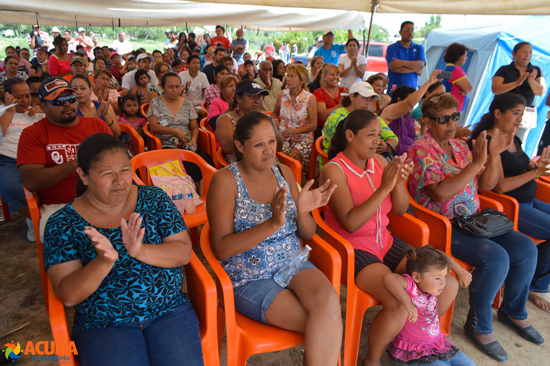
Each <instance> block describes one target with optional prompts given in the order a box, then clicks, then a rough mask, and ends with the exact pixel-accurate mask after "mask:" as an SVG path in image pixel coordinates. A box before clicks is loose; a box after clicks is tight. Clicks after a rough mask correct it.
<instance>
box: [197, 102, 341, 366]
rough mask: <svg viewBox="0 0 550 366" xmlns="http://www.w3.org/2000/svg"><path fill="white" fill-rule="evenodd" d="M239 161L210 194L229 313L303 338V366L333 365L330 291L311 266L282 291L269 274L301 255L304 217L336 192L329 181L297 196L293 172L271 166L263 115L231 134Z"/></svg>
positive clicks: (308, 220) (335, 341) (311, 230)
mask: <svg viewBox="0 0 550 366" xmlns="http://www.w3.org/2000/svg"><path fill="white" fill-rule="evenodd" d="M234 136H235V141H234V145H235V152H236V155H237V159H238V161H237V162H236V163H233V164H231V165H229V166H228V167H227V168H225V169H222V170H220V171H218V172H217V173H216V174H215V175H214V177H213V178H212V183H211V185H210V189H209V190H208V199H207V200H206V204H207V207H206V209H207V213H208V221H209V222H210V226H211V228H212V232H211V240H212V249H213V250H214V253H215V254H216V256H217V258H218V259H219V260H220V261H221V262H222V266H223V267H224V268H225V271H226V272H227V273H228V275H229V277H230V278H231V281H232V282H233V288H234V294H235V309H236V310H237V311H238V312H240V313H242V314H244V315H246V316H248V317H250V318H252V319H254V320H256V321H259V322H262V323H264V324H270V325H273V326H276V327H280V328H283V329H287V330H292V331H295V332H300V333H303V334H305V347H306V353H305V358H306V360H307V364H309V365H316V366H317V365H332V366H334V365H336V364H337V362H338V357H339V353H340V345H341V342H342V319H341V316H340V302H339V300H338V296H337V294H336V291H335V290H334V288H333V287H332V285H331V284H330V282H329V281H328V279H327V278H326V277H325V275H324V274H323V273H322V272H321V271H319V270H318V269H316V268H315V266H314V265H313V264H312V263H311V262H307V263H306V264H305V265H304V266H303V267H302V269H301V270H300V272H298V273H297V274H296V275H295V276H294V277H293V278H292V279H291V281H290V283H289V284H288V286H287V287H286V288H282V287H281V286H279V285H278V284H277V283H276V282H275V281H274V280H273V275H274V274H275V273H276V272H277V271H278V270H279V269H280V268H282V267H284V266H285V265H287V264H289V262H290V261H291V260H292V259H293V258H294V257H295V256H296V255H298V253H299V252H300V239H299V237H301V238H304V239H309V238H312V237H313V235H314V234H315V229H316V228H317V225H316V224H315V221H314V220H313V218H312V217H311V215H310V212H311V211H312V210H313V209H315V208H317V207H320V206H324V205H326V204H327V202H328V200H329V198H330V196H331V195H332V192H333V191H334V189H335V188H336V187H335V186H332V187H330V182H329V181H327V182H326V183H325V184H324V185H323V186H322V187H320V188H318V189H316V190H313V191H310V187H311V186H312V185H313V180H311V181H309V182H308V183H307V184H306V185H305V186H304V188H303V190H302V191H301V192H299V191H298V187H297V184H296V181H295V179H294V175H293V174H292V172H291V170H290V169H289V168H288V167H286V166H284V165H280V164H275V153H276V148H277V139H276V133H275V130H274V128H273V124H272V123H271V119H270V117H269V116H266V115H265V114H263V113H260V112H248V113H246V114H244V115H243V116H242V117H241V118H239V120H238V122H237V124H236V127H235V134H234Z"/></svg>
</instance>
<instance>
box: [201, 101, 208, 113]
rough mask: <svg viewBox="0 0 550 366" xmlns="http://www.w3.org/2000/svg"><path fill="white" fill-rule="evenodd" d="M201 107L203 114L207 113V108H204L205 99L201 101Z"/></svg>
mask: <svg viewBox="0 0 550 366" xmlns="http://www.w3.org/2000/svg"><path fill="white" fill-rule="evenodd" d="M201 109H202V111H203V112H204V113H205V114H208V108H206V100H205V101H203V102H202V103H201Z"/></svg>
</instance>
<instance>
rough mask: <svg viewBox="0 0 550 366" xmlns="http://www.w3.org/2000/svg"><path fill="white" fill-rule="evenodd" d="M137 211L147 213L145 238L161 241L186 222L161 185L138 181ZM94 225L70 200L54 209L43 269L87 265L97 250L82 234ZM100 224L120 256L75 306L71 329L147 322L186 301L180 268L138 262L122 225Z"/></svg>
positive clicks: (48, 229) (154, 241)
mask: <svg viewBox="0 0 550 366" xmlns="http://www.w3.org/2000/svg"><path fill="white" fill-rule="evenodd" d="M135 212H137V213H139V214H140V216H141V217H142V218H143V222H142V226H145V228H146V229H145V236H144V238H143V242H144V243H148V244H161V243H162V239H163V238H165V237H168V236H171V235H175V234H177V233H180V232H182V231H184V230H187V226H186V225H185V222H184V221H183V218H182V217H181V215H180V213H179V212H178V210H177V208H176V206H175V205H174V203H173V202H172V200H171V199H170V198H169V197H168V196H167V195H166V193H164V191H163V190H161V189H160V188H157V187H152V186H138V199H137V203H136V209H135ZM85 226H93V225H91V224H90V223H89V222H87V221H86V220H84V218H83V217H82V216H80V215H79V214H78V213H77V212H76V211H75V210H74V208H73V206H72V202H71V203H69V204H68V205H67V206H65V207H64V208H62V209H61V210H59V211H57V212H56V213H54V214H53V215H52V216H51V217H50V219H49V220H48V223H47V225H46V231H45V234H44V268H45V270H46V271H47V270H48V268H50V267H51V266H54V265H56V264H60V263H65V262H70V261H74V260H80V261H82V264H83V265H84V266H86V265H87V264H88V263H90V261H91V260H92V259H94V258H95V257H96V256H97V254H96V251H95V249H94V246H93V244H92V241H91V240H90V239H89V238H88V237H87V236H86V234H85V233H84V227H85ZM96 229H97V230H98V231H99V232H100V233H101V234H103V235H105V236H106V237H107V238H108V239H109V240H110V241H111V243H112V244H113V247H114V248H115V249H116V250H117V251H118V259H117V261H116V262H115V264H114V266H113V268H112V269H111V272H109V274H108V275H107V277H105V279H104V280H103V282H102V283H101V285H100V286H99V288H98V289H97V290H96V291H95V292H94V293H93V294H92V295H90V296H89V297H88V298H87V299H86V300H84V301H83V302H81V303H80V304H78V305H76V306H75V321H74V328H73V332H74V333H77V332H79V331H81V330H85V329H93V328H103V327H108V326H113V325H118V324H125V323H131V322H136V321H144V320H148V319H153V318H158V317H161V316H163V315H166V314H169V313H170V312H171V311H172V310H173V309H175V308H176V307H177V306H178V305H180V304H182V303H183V302H185V301H188V299H187V297H186V296H185V293H184V292H182V290H181V288H182V284H183V273H182V271H181V268H180V267H175V268H160V267H155V266H151V265H148V264H145V263H143V262H140V261H138V260H136V259H134V258H132V257H130V255H129V254H128V251H127V250H126V248H125V247H124V244H123V243H122V232H121V230H120V227H118V228H114V229H102V228H97V227H96Z"/></svg>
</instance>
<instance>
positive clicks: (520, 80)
mask: <svg viewBox="0 0 550 366" xmlns="http://www.w3.org/2000/svg"><path fill="white" fill-rule="evenodd" d="M528 77H529V73H528V72H524V73H522V74H521V75H520V76H519V78H518V80H517V85H521V84H523V82H524V81H525V80H527V78H528Z"/></svg>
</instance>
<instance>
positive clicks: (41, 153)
mask: <svg viewBox="0 0 550 366" xmlns="http://www.w3.org/2000/svg"><path fill="white" fill-rule="evenodd" d="M78 118H80V121H79V122H78V124H76V125H75V126H71V127H61V126H57V125H54V124H53V123H51V122H50V121H48V119H47V118H44V119H41V120H40V121H38V122H36V123H35V124H33V125H32V126H29V127H27V128H25V129H24V130H23V133H21V138H20V139H19V144H18V146H17V167H19V166H20V165H24V164H40V165H44V166H45V167H46V168H50V167H54V166H57V165H61V164H63V163H66V162H67V161H71V160H74V159H76V150H77V149H78V146H79V145H80V143H81V142H82V141H83V140H84V139H85V138H86V137H88V136H91V135H93V134H96V133H101V132H103V133H109V134H111V135H112V132H111V130H110V129H109V126H107V124H106V123H105V122H103V121H102V120H100V119H99V118H90V117H78ZM77 182H78V175H77V174H76V172H74V173H72V174H71V175H69V176H68V177H66V178H65V179H63V180H62V181H61V182H59V183H57V184H56V185H54V186H51V187H48V188H44V189H41V190H39V191H37V192H36V194H37V196H38V204H39V205H40V206H42V205H51V204H57V203H69V202H70V201H71V200H72V199H73V198H75V197H76V183H77Z"/></svg>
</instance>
